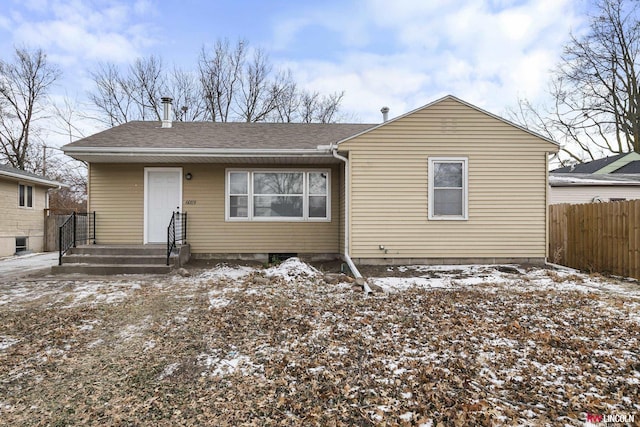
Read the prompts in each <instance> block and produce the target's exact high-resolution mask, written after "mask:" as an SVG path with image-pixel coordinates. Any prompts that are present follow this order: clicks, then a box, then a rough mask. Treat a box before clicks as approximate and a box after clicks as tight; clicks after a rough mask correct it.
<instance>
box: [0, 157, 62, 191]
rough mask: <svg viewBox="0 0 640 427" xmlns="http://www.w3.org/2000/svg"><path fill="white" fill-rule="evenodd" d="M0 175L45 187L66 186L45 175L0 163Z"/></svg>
mask: <svg viewBox="0 0 640 427" xmlns="http://www.w3.org/2000/svg"><path fill="white" fill-rule="evenodd" d="M0 177H4V178H5V179H10V180H12V181H25V182H31V183H36V184H40V185H43V186H45V187H51V188H55V187H67V185H66V184H62V183H60V182H58V181H54V180H52V179H49V178H47V177H44V176H41V175H37V174H35V173H31V172H27V171H23V170H22V169H16V168H14V167H11V166H9V165H5V164H1V163H0Z"/></svg>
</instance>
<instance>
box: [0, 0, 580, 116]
mask: <svg viewBox="0 0 640 427" xmlns="http://www.w3.org/2000/svg"><path fill="white" fill-rule="evenodd" d="M0 5H1V7H0V52H2V53H1V55H2V58H3V59H8V55H9V54H10V52H11V51H12V49H13V46H15V45H27V46H30V47H41V48H43V49H44V50H45V51H46V52H47V53H48V55H49V58H50V59H51V60H52V61H53V62H56V63H57V64H58V65H59V66H60V68H61V69H62V71H63V73H64V78H63V80H61V81H60V84H59V85H58V86H57V87H56V88H55V90H54V94H53V95H54V98H57V99H60V98H61V97H63V96H65V95H66V96H70V97H72V98H74V99H77V100H79V102H82V101H83V100H85V99H86V92H87V91H88V90H90V89H91V81H90V79H89V78H88V71H89V70H91V69H92V68H95V66H96V63H97V61H109V62H115V63H119V64H123V65H126V64H128V63H130V62H132V61H133V60H134V59H135V58H136V57H140V56H146V55H149V54H157V55H160V56H161V57H162V59H163V61H164V62H165V63H166V64H169V65H171V64H176V65H178V66H180V67H182V68H186V69H195V67H196V64H197V57H198V53H199V51H200V50H201V48H202V47H203V46H206V45H210V44H212V43H213V42H214V41H215V40H216V39H218V38H225V37H226V38H229V39H230V40H231V41H235V40H237V39H238V38H246V39H247V40H248V41H249V42H250V45H251V46H254V47H262V48H264V49H265V50H266V51H267V52H268V54H269V57H270V59H271V61H272V62H273V64H274V65H275V66H276V67H280V68H290V69H291V70H292V72H293V75H294V77H295V78H296V79H297V81H298V84H299V85H300V86H302V87H305V88H308V89H311V90H318V91H320V92H324V93H327V92H334V91H342V90H344V91H345V98H344V101H343V111H344V112H345V113H347V114H349V115H350V117H352V118H353V121H364V122H377V121H379V120H380V119H381V115H380V111H379V110H380V107H382V106H383V105H387V106H389V107H390V108H391V112H390V116H391V117H393V116H396V115H400V114H402V113H405V112H407V111H409V110H411V109H413V108H417V107H419V106H421V105H424V104H426V103H429V102H431V101H433V100H435V99H437V98H439V97H441V96H443V95H445V94H453V95H456V96H458V97H460V98H462V99H464V100H467V101H469V102H471V103H474V104H476V105H478V106H480V107H483V108H486V109H488V110H489V111H491V112H494V113H497V114H504V112H505V110H506V108H508V107H509V106H513V105H515V104H516V102H517V98H518V97H527V98H530V99H531V100H533V101H538V100H540V101H541V100H543V99H544V94H545V89H546V85H547V82H548V78H549V75H548V71H549V70H550V69H551V68H552V67H553V66H554V64H555V63H556V62H557V61H558V59H559V55H560V53H561V49H562V45H563V44H564V43H566V41H567V40H568V36H569V31H571V30H572V31H574V32H577V33H579V32H580V31H582V30H583V29H584V26H585V24H586V16H585V8H586V0H487V1H482V0H458V1H450V0H384V1H383V0H354V1H351V0H342V1H333V0H329V1H314V2H304V1H285V0H262V1H259V0H255V1H254V0H247V1H242V0H235V1H226V0H225V1H223V0H211V1H205V0H138V1H133V0H132V1H121V0H94V1H79V0H75V1H73V0H0Z"/></svg>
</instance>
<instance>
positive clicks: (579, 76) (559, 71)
mask: <svg viewBox="0 0 640 427" xmlns="http://www.w3.org/2000/svg"><path fill="white" fill-rule="evenodd" d="M594 10H595V13H594V14H593V15H592V16H591V17H590V21H591V23H590V27H589V31H588V32H587V33H586V34H585V35H583V36H576V35H574V34H572V35H571V39H570V42H569V43H568V44H567V45H566V46H565V49H564V53H563V55H562V58H561V61H560V64H559V65H558V67H557V68H556V70H555V71H554V74H553V78H552V81H551V84H550V93H551V97H552V100H553V103H552V105H550V106H548V107H547V108H546V109H545V110H540V109H539V110H537V111H533V109H532V106H531V105H530V104H529V103H528V102H527V101H526V100H524V101H523V100H521V101H520V105H519V108H518V110H519V112H518V111H516V114H512V118H516V119H519V120H525V121H524V124H525V125H527V126H530V127H537V128H543V129H545V130H546V131H548V132H549V133H550V134H551V135H553V136H554V137H555V138H556V139H558V140H560V141H561V142H562V143H563V148H562V149H563V152H564V153H565V155H566V156H568V157H569V159H573V160H591V159H594V158H598V157H600V156H601V155H602V154H603V153H625V152H629V151H640V90H639V87H638V78H639V75H638V71H639V70H637V68H638V61H639V60H640V57H639V54H640V22H639V20H638V3H637V2H635V1H630V0H596V1H595V8H594ZM566 156H565V158H566Z"/></svg>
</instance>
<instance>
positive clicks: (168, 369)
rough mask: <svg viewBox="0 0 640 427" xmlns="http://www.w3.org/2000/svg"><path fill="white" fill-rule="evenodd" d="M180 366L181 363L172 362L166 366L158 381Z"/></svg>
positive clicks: (171, 373)
mask: <svg viewBox="0 0 640 427" xmlns="http://www.w3.org/2000/svg"><path fill="white" fill-rule="evenodd" d="M179 367H180V364H179V363H171V364H169V365H167V366H165V368H164V370H163V371H162V372H161V373H160V375H159V376H158V381H162V380H163V379H165V378H167V377H170V376H171V375H173V373H174V372H175V371H176V369H178V368H179Z"/></svg>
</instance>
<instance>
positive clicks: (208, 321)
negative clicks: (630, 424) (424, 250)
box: [0, 259, 640, 426]
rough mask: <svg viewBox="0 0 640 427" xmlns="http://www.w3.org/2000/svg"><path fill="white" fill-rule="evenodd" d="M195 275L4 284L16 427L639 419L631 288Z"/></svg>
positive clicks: (590, 281) (252, 270) (538, 281)
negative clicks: (366, 286) (360, 286)
mask: <svg viewBox="0 0 640 427" xmlns="http://www.w3.org/2000/svg"><path fill="white" fill-rule="evenodd" d="M192 273H193V275H192V277H180V276H119V277H114V278H106V279H99V278H91V279H90V280H82V279H79V278H73V279H60V278H57V277H54V276H44V277H38V278H33V279H20V280H19V279H16V280H3V281H1V283H0V384H2V387H0V419H5V420H7V422H9V423H13V424H20V423H24V422H25V421H26V420H28V422H30V423H35V424H64V423H68V424H82V423H85V422H98V423H105V424H114V423H115V424H118V423H121V424H122V423H124V424H140V423H149V422H152V423H154V424H157V425H176V424H216V425H238V424H242V423H247V422H251V421H254V423H255V424H259V425H276V424H278V425H369V424H386V425H422V426H431V425H434V426H435V425H438V424H439V423H442V424H443V425H502V424H508V425H512V424H513V425H569V426H573V425H584V423H585V422H586V415H587V414H635V416H636V419H640V404H639V402H640V393H639V391H638V390H639V387H638V386H639V384H640V356H639V353H638V348H639V346H638V344H639V342H638V341H639V340H640V338H639V337H640V311H639V308H640V286H638V284H637V282H633V281H625V280H618V279H612V278H606V277H602V276H597V275H585V274H582V273H579V272H576V271H573V270H570V269H562V270H550V269H540V268H525V267H522V266H517V265H509V266H485V265H468V266H394V267H389V268H387V269H383V270H381V271H380V274H378V275H377V276H376V277H369V278H368V280H369V283H370V284H371V285H372V287H373V288H374V289H375V290H376V292H375V293H373V294H371V295H368V296H366V295H364V294H363V293H362V292H361V291H358V290H354V287H353V284H352V283H351V282H350V281H349V280H347V279H346V278H345V279H344V280H342V281H339V283H337V284H330V283H328V281H326V280H325V276H324V274H323V273H322V272H320V271H318V270H317V269H315V268H314V267H312V266H310V265H308V264H305V263H303V262H301V261H300V260H298V259H290V260H287V261H285V262H283V263H282V264H280V265H278V266H274V267H270V268H260V267H248V266H236V265H228V264H219V265H217V266H215V267H213V268H208V269H200V270H193V271H192Z"/></svg>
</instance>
